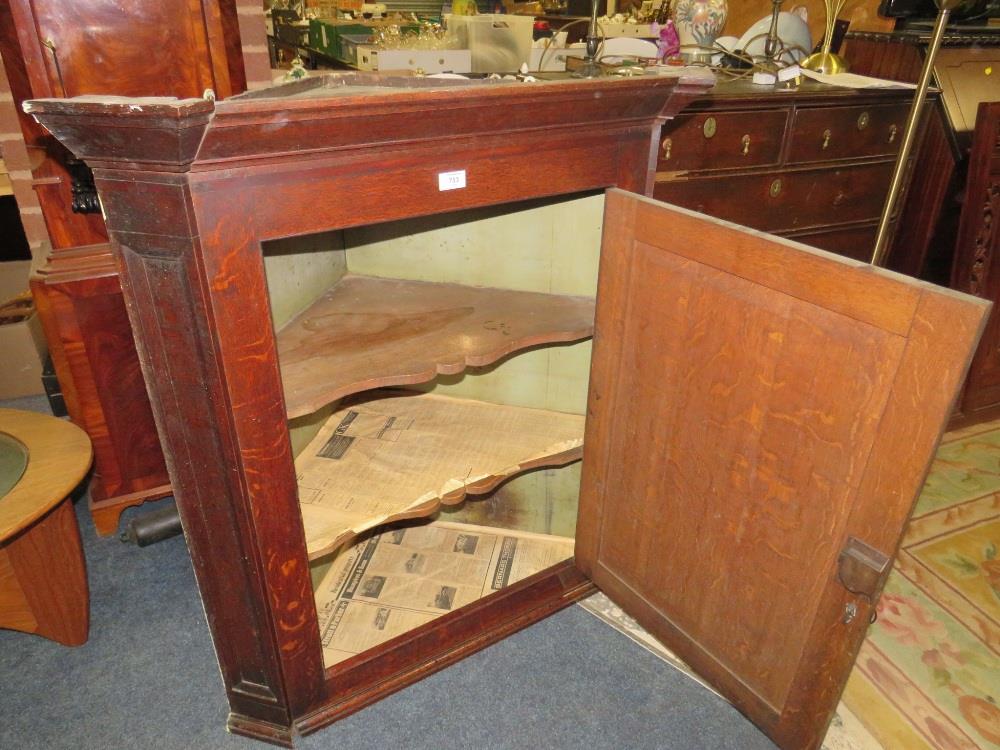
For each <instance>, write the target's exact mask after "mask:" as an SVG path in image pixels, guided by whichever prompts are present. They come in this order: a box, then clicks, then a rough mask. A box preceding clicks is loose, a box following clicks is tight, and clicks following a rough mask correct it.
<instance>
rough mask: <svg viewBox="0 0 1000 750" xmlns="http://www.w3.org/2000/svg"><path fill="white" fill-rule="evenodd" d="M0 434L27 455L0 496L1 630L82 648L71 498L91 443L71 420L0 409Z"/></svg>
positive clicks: (85, 624) (84, 608) (78, 551)
mask: <svg viewBox="0 0 1000 750" xmlns="http://www.w3.org/2000/svg"><path fill="white" fill-rule="evenodd" d="M0 433H2V434H3V435H5V436H7V437H8V438H13V439H14V441H16V443H20V444H21V445H22V446H24V448H26V449H27V453H28V461H27V466H26V467H25V469H24V473H23V474H22V475H21V477H20V479H19V480H17V481H16V483H15V484H14V486H13V487H12V488H11V489H10V491H9V492H7V494H5V495H3V496H0V627H3V628H10V629H12V630H20V631H23V632H26V633H35V634H37V635H40V636H43V637H45V638H51V639H52V640H54V641H58V642H59V643H62V644H65V645H67V646H79V645H81V644H82V643H85V642H86V640H87V633H88V631H89V628H90V594H89V590H88V588H87V572H86V568H85V566H84V561H83V548H82V546H81V544H80V529H79V527H78V526H77V523H76V515H75V514H74V513H73V503H72V501H71V500H70V499H69V493H70V492H71V491H72V490H73V488H75V487H76V486H77V485H78V484H79V483H80V481H81V480H82V479H83V477H84V476H85V475H86V473H87V470H88V469H89V468H90V462H91V456H92V453H91V446H90V439H89V438H88V437H87V434H86V433H85V432H84V431H83V430H81V429H80V428H79V427H77V426H76V425H74V424H72V423H71V422H67V421H64V420H62V419H56V418H55V417H50V416H46V415H44V414H36V413H33V412H24V411H17V410H14V409H0ZM8 443H9V441H8ZM14 463H15V464H16V461H15V462H14ZM12 471H13V472H17V468H14V469H12Z"/></svg>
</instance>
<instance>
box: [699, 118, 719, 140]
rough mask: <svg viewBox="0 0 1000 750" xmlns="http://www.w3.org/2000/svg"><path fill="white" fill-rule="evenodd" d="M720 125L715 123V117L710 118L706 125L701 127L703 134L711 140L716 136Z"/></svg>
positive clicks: (706, 120)
mask: <svg viewBox="0 0 1000 750" xmlns="http://www.w3.org/2000/svg"><path fill="white" fill-rule="evenodd" d="M717 127H718V124H717V123H716V122H715V118H714V117H708V118H706V119H705V124H704V125H702V127H701V132H702V133H704V134H705V137H706V138H711V137H712V136H714V135H715V130H716V128H717Z"/></svg>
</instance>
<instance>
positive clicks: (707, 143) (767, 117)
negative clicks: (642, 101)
mask: <svg viewBox="0 0 1000 750" xmlns="http://www.w3.org/2000/svg"><path fill="white" fill-rule="evenodd" d="M787 120H788V110H783V109H773V110H765V111H763V112H695V113H693V114H688V115H681V116H679V117H676V118H674V119H673V120H668V121H667V122H666V123H665V124H664V125H663V131H662V133H661V135H660V153H659V157H658V158H657V162H656V170H657V171H658V172H681V171H685V172H686V171H695V170H713V169H738V168H741V167H761V166H769V165H772V164H777V163H778V159H779V157H780V155H781V139H782V137H783V136H784V134H785V123H786V122H787Z"/></svg>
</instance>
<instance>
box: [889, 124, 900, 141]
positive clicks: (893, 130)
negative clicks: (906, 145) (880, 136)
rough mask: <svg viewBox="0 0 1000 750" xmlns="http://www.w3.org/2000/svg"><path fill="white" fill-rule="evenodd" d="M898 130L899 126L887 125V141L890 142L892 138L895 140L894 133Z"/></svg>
mask: <svg viewBox="0 0 1000 750" xmlns="http://www.w3.org/2000/svg"><path fill="white" fill-rule="evenodd" d="M898 132H899V128H897V127H896V126H895V125H890V126H889V143H892V142H893V141H894V140H896V133H898Z"/></svg>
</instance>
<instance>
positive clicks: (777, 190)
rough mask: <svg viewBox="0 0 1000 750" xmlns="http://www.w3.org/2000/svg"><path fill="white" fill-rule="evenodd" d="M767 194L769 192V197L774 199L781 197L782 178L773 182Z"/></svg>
mask: <svg viewBox="0 0 1000 750" xmlns="http://www.w3.org/2000/svg"><path fill="white" fill-rule="evenodd" d="M767 192H768V195H770V196H771V197H772V198H777V197H778V196H779V195H781V178H780V177H778V178H777V179H775V180H773V181H772V182H771V187H770V188H769V189H768V191H767Z"/></svg>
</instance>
